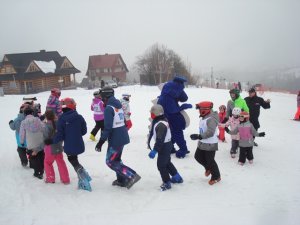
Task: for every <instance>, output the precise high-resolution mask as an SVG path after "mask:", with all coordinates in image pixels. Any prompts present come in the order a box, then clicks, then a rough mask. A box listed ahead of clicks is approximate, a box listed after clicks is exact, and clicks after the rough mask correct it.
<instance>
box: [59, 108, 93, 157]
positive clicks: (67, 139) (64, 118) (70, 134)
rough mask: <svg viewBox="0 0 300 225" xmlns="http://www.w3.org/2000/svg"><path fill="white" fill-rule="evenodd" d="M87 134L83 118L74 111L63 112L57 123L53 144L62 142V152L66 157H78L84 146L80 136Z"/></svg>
mask: <svg viewBox="0 0 300 225" xmlns="http://www.w3.org/2000/svg"><path fill="white" fill-rule="evenodd" d="M86 132H87V127H86V122H85V120H84V118H83V117H82V116H81V115H80V114H78V113H77V111H75V110H70V111H67V112H64V113H63V114H62V115H61V116H60V117H59V119H58V121H57V132H56V134H55V135H54V137H53V143H55V144H56V143H59V142H61V141H64V152H65V153H66V154H67V155H79V154H81V153H83V152H84V150H85V146H84V142H83V139H82V136H83V135H85V134H86Z"/></svg>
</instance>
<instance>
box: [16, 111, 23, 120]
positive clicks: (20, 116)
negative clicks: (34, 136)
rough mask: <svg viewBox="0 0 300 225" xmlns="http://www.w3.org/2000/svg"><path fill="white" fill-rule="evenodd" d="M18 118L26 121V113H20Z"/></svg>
mask: <svg viewBox="0 0 300 225" xmlns="http://www.w3.org/2000/svg"><path fill="white" fill-rule="evenodd" d="M17 118H18V120H24V119H25V115H24V113H19V114H18V116H17Z"/></svg>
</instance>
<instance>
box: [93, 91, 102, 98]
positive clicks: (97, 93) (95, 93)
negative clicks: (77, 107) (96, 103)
mask: <svg viewBox="0 0 300 225" xmlns="http://www.w3.org/2000/svg"><path fill="white" fill-rule="evenodd" d="M93 95H94V97H96V98H99V97H101V96H100V91H95V92H94V93H93Z"/></svg>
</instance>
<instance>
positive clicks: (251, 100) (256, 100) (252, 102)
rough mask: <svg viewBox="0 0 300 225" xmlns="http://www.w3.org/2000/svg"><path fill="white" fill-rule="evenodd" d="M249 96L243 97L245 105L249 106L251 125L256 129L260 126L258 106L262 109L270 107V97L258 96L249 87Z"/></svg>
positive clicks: (253, 89) (255, 144)
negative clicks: (265, 98)
mask: <svg viewBox="0 0 300 225" xmlns="http://www.w3.org/2000/svg"><path fill="white" fill-rule="evenodd" d="M248 92H249V96H248V97H246V98H245V101H246V103H247V106H248V108H249V114H250V119H249V120H250V122H251V123H252V125H253V127H254V128H255V130H256V131H257V130H258V128H260V124H259V120H258V118H259V115H260V107H263V108H264V109H269V108H271V105H270V102H271V101H270V99H267V100H264V99H263V98H261V97H258V96H257V94H256V90H255V88H253V87H252V88H250V89H249V91H248ZM254 146H257V143H255V142H254Z"/></svg>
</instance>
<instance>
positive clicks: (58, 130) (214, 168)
mask: <svg viewBox="0 0 300 225" xmlns="http://www.w3.org/2000/svg"><path fill="white" fill-rule="evenodd" d="M59 97H60V90H59V89H56V88H55V89H52V90H51V95H50V97H49V100H48V103H47V107H46V112H45V114H44V115H43V117H42V118H40V117H38V116H34V110H33V102H26V103H25V104H23V105H22V106H21V107H20V112H19V114H18V116H17V118H16V119H15V120H11V121H10V122H9V125H10V127H11V129H13V130H15V131H16V140H17V144H18V149H17V150H18V153H19V156H20V160H21V164H22V165H23V166H27V164H28V159H29V164H30V167H31V168H33V169H34V176H35V177H37V178H39V179H43V174H44V171H45V173H46V178H45V182H46V183H55V173H54V169H53V162H54V161H56V162H57V165H58V171H59V175H60V180H61V182H62V183H63V184H69V183H70V177H69V173H68V169H67V166H66V163H65V161H64V158H63V152H65V154H66V155H67V159H68V161H69V162H70V163H71V165H72V166H73V168H74V170H75V171H76V173H77V175H78V188H79V189H84V190H88V191H91V190H92V188H91V185H90V181H91V180H92V179H91V177H90V176H89V174H88V173H87V171H86V170H85V169H84V167H83V166H82V165H81V164H80V163H79V161H78V155H80V154H81V153H83V152H84V151H85V146H84V142H83V139H82V136H83V135H85V134H86V133H87V126H86V121H85V120H84V118H83V117H82V116H81V115H80V114H78V113H77V111H76V102H75V101H74V99H72V98H64V99H62V100H61V101H59ZM129 98H130V95H129V94H123V96H122V99H121V100H117V99H115V98H114V91H113V89H112V88H103V89H101V90H99V91H96V92H94V99H93V101H92V104H91V110H92V111H93V112H94V120H95V123H96V124H95V127H94V128H93V130H92V131H91V133H90V139H91V140H92V141H96V135H97V133H98V131H99V130H100V129H101V136H100V139H99V142H98V143H97V145H96V148H95V150H96V151H101V148H102V145H103V144H104V142H105V141H108V151H107V155H106V164H107V165H108V166H109V167H110V168H111V169H112V170H114V171H115V172H116V176H117V180H115V181H114V182H113V183H112V185H117V186H121V187H127V188H128V189H129V188H131V187H132V185H133V184H134V183H136V182H138V181H139V180H140V179H141V177H140V176H139V175H138V174H137V173H136V172H135V171H134V170H133V169H131V168H130V167H128V166H125V165H124V164H123V162H122V160H121V155H122V151H123V147H124V145H126V144H128V143H129V136H128V130H129V129H130V128H131V127H132V122H131V119H130V115H131V112H130V107H129ZM196 109H198V110H199V114H200V122H199V133H196V134H192V135H190V138H191V139H192V140H198V145H197V149H196V152H195V159H196V161H197V162H199V163H200V164H201V165H202V166H203V167H204V169H205V176H207V177H208V176H211V177H210V179H209V182H208V183H209V184H210V185H213V184H215V183H217V182H219V181H220V180H221V175H220V171H219V168H218V165H217V163H216V161H215V153H216V151H217V150H218V139H220V140H221V141H225V132H227V133H229V134H231V138H232V142H231V150H230V154H231V157H232V158H235V156H236V154H237V149H238V147H239V148H240V154H239V161H238V162H239V164H240V165H243V164H244V163H245V161H246V158H247V159H248V161H249V163H253V153H252V148H253V137H254V136H260V137H263V136H264V135H265V133H264V132H261V133H258V132H257V131H256V130H255V129H254V127H253V125H252V124H251V123H250V122H249V114H248V113H247V112H245V111H242V110H241V109H240V108H238V107H235V108H233V110H232V116H231V117H230V118H229V119H228V120H227V121H226V123H224V118H225V115H226V107H225V106H224V105H222V106H220V108H219V109H220V112H219V114H218V113H217V112H214V111H213V103H212V102H209V101H204V102H200V103H198V104H196ZM150 115H151V118H152V123H151V127H150V134H149V139H148V146H150V141H151V140H154V146H153V148H151V147H150V150H151V151H150V153H149V157H150V158H151V159H153V158H155V156H156V154H157V155H158V157H157V168H158V170H159V172H160V175H161V178H162V181H163V183H162V185H161V186H160V188H161V190H162V191H165V190H168V189H170V188H171V184H172V183H182V182H183V178H182V177H181V175H180V174H179V172H178V171H177V169H176V167H175V166H174V164H173V163H172V162H171V151H172V149H173V144H172V141H171V132H170V127H169V124H168V121H167V119H166V117H165V115H164V110H163V108H162V106H161V105H159V104H156V105H154V106H153V107H152V108H151V110H150ZM44 118H45V120H44ZM43 120H44V121H43ZM228 127H229V128H230V130H229V128H228ZM218 129H219V132H218V131H217V130H218ZM218 133H219V134H218ZM63 145H64V146H63Z"/></svg>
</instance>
